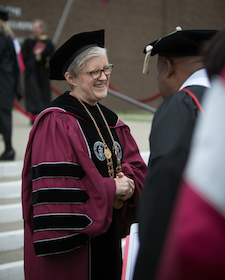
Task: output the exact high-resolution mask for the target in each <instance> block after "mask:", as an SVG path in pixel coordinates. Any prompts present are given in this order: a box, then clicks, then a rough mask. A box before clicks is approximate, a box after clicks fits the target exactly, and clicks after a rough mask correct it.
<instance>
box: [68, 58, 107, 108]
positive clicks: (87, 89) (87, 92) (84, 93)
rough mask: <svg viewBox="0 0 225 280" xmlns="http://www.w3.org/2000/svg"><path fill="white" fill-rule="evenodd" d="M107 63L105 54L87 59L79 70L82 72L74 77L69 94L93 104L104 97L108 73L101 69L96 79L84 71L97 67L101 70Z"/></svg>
mask: <svg viewBox="0 0 225 280" xmlns="http://www.w3.org/2000/svg"><path fill="white" fill-rule="evenodd" d="M107 65H109V62H108V58H107V56H106V55H105V54H102V55H101V56H98V57H93V58H91V59H89V60H88V61H87V62H86V63H85V66H84V67H83V69H82V70H81V72H82V73H80V74H79V75H78V77H77V78H74V85H75V87H74V90H73V92H72V93H71V94H72V95H75V96H76V97H78V98H80V99H81V100H82V101H84V102H86V103H88V104H90V105H95V104H96V103H97V101H100V100H101V99H103V98H105V97H106V96H107V90H108V87H109V78H110V75H107V76H106V75H105V73H104V72H103V71H102V72H101V76H100V77H99V78H98V79H93V78H92V76H91V75H90V74H89V73H85V72H90V71H94V70H97V69H101V70H102V69H103V68H104V67H105V66H107Z"/></svg>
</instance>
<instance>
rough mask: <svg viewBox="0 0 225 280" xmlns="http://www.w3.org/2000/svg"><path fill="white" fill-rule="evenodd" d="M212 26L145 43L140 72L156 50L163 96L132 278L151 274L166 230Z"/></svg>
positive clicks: (198, 110) (204, 84) (203, 84)
mask: <svg viewBox="0 0 225 280" xmlns="http://www.w3.org/2000/svg"><path fill="white" fill-rule="evenodd" d="M216 32H217V31H216V30H181V28H180V27H178V28H177V29H176V31H174V32H172V33H170V34H168V35H166V36H165V37H162V38H160V39H158V40H156V41H154V42H152V43H151V44H149V45H148V46H146V48H145V49H144V53H145V54H146V56H145V62H144V69H143V72H144V73H148V72H149V60H150V57H151V56H154V55H156V54H158V61H157V82H158V88H159V90H160V93H161V95H162V97H163V99H164V100H163V102H162V103H161V104H160V106H159V107H158V109H157V111H156V113H155V115H154V119H153V123H152V129H151V134H150V139H149V141H150V151H151V155H150V158H149V166H148V171H147V178H146V182H145V187H144V191H143V194H142V198H141V200H140V204H139V209H138V221H139V239H140V249H139V253H138V257H137V263H136V269H135V275H134V279H135V280H141V279H154V277H155V273H156V271H157V266H158V262H159V260H160V253H161V250H162V247H163V242H164V238H165V236H166V232H167V227H168V224H169V221H170V217H171V212H172V210H173V205H174V202H175V200H176V195H177V190H178V188H179V183H180V180H181V175H182V171H183V169H184V166H185V164H186V160H187V157H188V152H189V147H190V141H191V137H192V133H193V129H194V126H195V122H196V118H197V115H198V114H204V111H203V109H202V107H201V101H202V97H203V95H204V91H205V89H206V88H208V87H210V82H209V78H208V76H207V72H206V69H205V68H204V63H203V57H202V56H201V55H200V53H201V50H202V47H203V45H204V43H205V42H207V41H209V40H210V39H211V38H212V37H213V36H214V35H215V34H216Z"/></svg>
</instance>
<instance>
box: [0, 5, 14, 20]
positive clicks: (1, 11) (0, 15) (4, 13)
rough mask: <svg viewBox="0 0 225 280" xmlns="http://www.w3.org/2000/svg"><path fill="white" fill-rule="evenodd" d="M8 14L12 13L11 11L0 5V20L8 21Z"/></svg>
mask: <svg viewBox="0 0 225 280" xmlns="http://www.w3.org/2000/svg"><path fill="white" fill-rule="evenodd" d="M8 14H13V13H12V12H10V11H9V10H7V9H5V8H3V7H0V19H1V20H4V21H8V19H9V17H8Z"/></svg>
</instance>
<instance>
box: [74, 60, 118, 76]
mask: <svg viewBox="0 0 225 280" xmlns="http://www.w3.org/2000/svg"><path fill="white" fill-rule="evenodd" d="M112 70H113V64H109V65H107V66H105V67H104V68H103V69H96V70H93V71H90V72H79V73H80V74H90V75H91V77H92V78H93V79H98V78H100V77H101V75H102V72H104V74H105V75H106V76H108V75H110V74H111V73H112Z"/></svg>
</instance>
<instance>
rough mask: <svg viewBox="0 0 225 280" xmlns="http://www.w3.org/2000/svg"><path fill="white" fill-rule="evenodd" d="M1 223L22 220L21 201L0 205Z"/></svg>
mask: <svg viewBox="0 0 225 280" xmlns="http://www.w3.org/2000/svg"><path fill="white" fill-rule="evenodd" d="M0 213H1V215H0V224H1V223H8V222H17V221H20V220H22V205H21V203H13V204H4V205H0Z"/></svg>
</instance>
